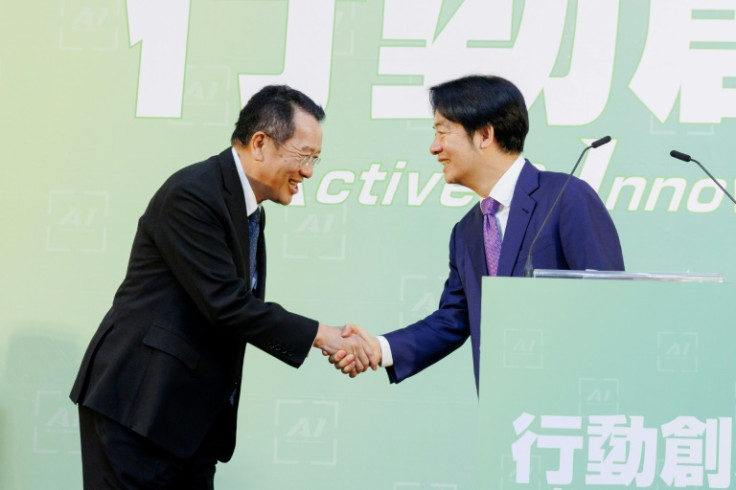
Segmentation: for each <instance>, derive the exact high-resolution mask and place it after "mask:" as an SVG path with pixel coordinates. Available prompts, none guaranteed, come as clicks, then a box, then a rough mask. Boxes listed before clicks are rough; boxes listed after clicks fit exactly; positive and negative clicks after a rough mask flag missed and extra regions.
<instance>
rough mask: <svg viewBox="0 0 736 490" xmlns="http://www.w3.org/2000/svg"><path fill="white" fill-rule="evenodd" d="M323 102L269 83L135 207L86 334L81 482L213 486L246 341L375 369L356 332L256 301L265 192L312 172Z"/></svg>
mask: <svg viewBox="0 0 736 490" xmlns="http://www.w3.org/2000/svg"><path fill="white" fill-rule="evenodd" d="M323 118H324V111H323V110H322V108H321V107H320V106H318V105H317V104H315V103H314V101H312V100H311V99H310V98H309V97H307V96H306V95H304V94H302V93H301V92H299V91H297V90H294V89H292V88H289V87H286V86H269V87H265V88H263V89H262V90H261V91H260V92H258V93H257V94H256V95H254V96H253V97H252V98H251V100H250V101H249V102H248V103H247V104H246V106H245V107H244V108H243V110H242V111H241V113H240V117H239V120H238V122H237V124H236V126H235V131H234V133H233V136H232V141H231V142H232V147H230V148H228V149H226V150H225V151H223V152H222V153H220V154H219V155H216V156H213V157H211V158H209V159H208V160H206V161H204V162H200V163H197V164H194V165H191V166H188V167H186V168H183V169H181V170H179V171H178V172H176V173H174V174H173V175H172V176H171V177H170V178H169V179H168V180H167V181H166V182H165V183H164V184H163V186H162V187H161V188H160V189H159V190H158V192H156V194H155V195H154V196H153V198H152V199H151V202H150V203H149V205H148V208H147V209H146V211H145V213H144V214H143V216H142V217H141V218H140V220H139V222H138V230H137V233H136V236H135V239H134V242H133V247H132V251H131V254H130V262H129V264H128V270H127V273H126V276H125V279H124V280H123V283H122V284H121V286H120V288H119V289H118V291H117V293H116V295H115V299H114V301H113V305H112V307H111V308H110V311H109V312H108V313H107V315H106V316H105V318H104V319H103V320H102V323H101V325H100V326H99V328H98V330H97V332H96V333H95V335H94V337H93V338H92V341H91V342H90V345H89V347H88V348H87V352H86V353H85V356H84V359H83V360H82V366H81V368H80V371H79V374H78V376H77V379H76V382H75V384H74V387H73V389H72V392H71V399H72V400H73V401H74V402H75V403H78V404H79V415H80V432H81V438H82V467H83V474H84V487H85V488H86V489H94V490H99V489H102V488H115V489H119V488H120V489H122V488H126V489H127V488H157V489H177V490H180V489H188V488H192V489H194V488H197V489H205V488H213V485H214V483H213V481H214V473H215V465H216V463H217V461H218V460H219V461H223V462H224V461H228V460H229V459H230V457H231V456H232V453H233V450H234V448H235V427H236V416H237V408H238V400H239V396H240V385H241V373H242V366H243V356H244V353H245V346H246V344H248V343H250V344H253V345H255V346H256V347H258V348H260V349H262V350H264V351H265V352H267V353H269V354H271V355H272V356H274V357H276V358H277V359H279V360H281V361H283V362H285V363H287V364H289V365H291V366H294V367H298V366H299V365H301V363H302V362H303V361H304V359H305V358H306V356H307V354H308V351H309V349H310V347H312V346H314V347H317V348H320V349H322V350H325V351H327V352H331V353H334V352H337V351H338V350H345V351H347V352H349V353H351V354H352V355H353V360H354V362H355V366H356V368H357V369H359V370H365V369H367V368H368V367H369V366H370V367H372V368H373V369H375V368H376V356H375V355H374V353H373V352H372V350H371V348H370V346H369V345H368V344H367V343H365V341H364V340H362V339H361V338H360V337H359V336H356V335H353V336H349V337H345V338H344V337H343V336H342V333H343V329H340V328H338V327H329V326H326V325H323V324H322V323H318V322H317V321H315V320H312V319H309V318H306V317H303V316H300V315H297V314H294V313H291V312H288V311H286V310H285V309H284V308H282V307H281V306H279V305H277V304H275V303H268V302H265V301H264V299H263V298H264V292H265V283H266V249H265V243H264V237H263V233H262V230H263V228H264V226H265V216H264V215H263V210H262V209H261V207H260V203H261V202H263V201H264V200H270V201H274V202H277V203H280V204H288V203H289V202H291V199H292V197H293V196H294V194H296V193H297V192H298V187H297V185H298V184H299V183H301V182H302V181H303V179H307V178H309V177H311V176H312V171H313V166H314V165H315V164H316V163H317V162H318V160H319V153H320V151H321V147H322V128H321V126H320V121H321V120H322V119H323Z"/></svg>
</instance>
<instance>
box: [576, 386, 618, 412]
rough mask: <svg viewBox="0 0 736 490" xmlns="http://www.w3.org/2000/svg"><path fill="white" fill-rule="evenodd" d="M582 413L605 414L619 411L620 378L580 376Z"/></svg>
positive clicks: (579, 389) (579, 388) (579, 387)
mask: <svg viewBox="0 0 736 490" xmlns="http://www.w3.org/2000/svg"><path fill="white" fill-rule="evenodd" d="M578 393H579V395H580V414H582V415H604V414H609V413H618V412H619V380H618V379H614V378H604V379H598V378H580V379H579V380H578Z"/></svg>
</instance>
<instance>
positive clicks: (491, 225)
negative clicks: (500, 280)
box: [480, 197, 501, 276]
mask: <svg viewBox="0 0 736 490" xmlns="http://www.w3.org/2000/svg"><path fill="white" fill-rule="evenodd" d="M498 206H500V203H499V202H498V201H496V200H495V199H493V198H492V197H486V198H485V199H483V200H482V201H481V203H480V209H481V210H482V211H483V245H484V246H485V249H486V264H487V265H488V275H489V276H495V275H496V273H497V272H498V259H499V257H500V256H501V230H499V228H498V222H497V221H496V211H498Z"/></svg>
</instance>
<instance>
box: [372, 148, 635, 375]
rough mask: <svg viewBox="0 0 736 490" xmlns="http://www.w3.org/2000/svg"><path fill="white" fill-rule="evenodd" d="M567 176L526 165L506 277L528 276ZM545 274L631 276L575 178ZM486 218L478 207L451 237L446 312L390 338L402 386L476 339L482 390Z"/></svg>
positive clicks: (549, 242)
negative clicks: (563, 271) (528, 265)
mask: <svg viewBox="0 0 736 490" xmlns="http://www.w3.org/2000/svg"><path fill="white" fill-rule="evenodd" d="M567 177H568V175H567V174H562V173H557V172H540V171H539V170H538V169H537V168H536V167H534V166H533V165H532V164H531V163H529V161H526V162H525V164H524V167H523V169H522V171H521V173H520V175H519V179H518V181H517V184H516V188H515V189H514V195H513V198H512V202H511V209H510V213H509V217H508V223H507V225H506V231H505V234H504V237H503V242H502V245H501V257H500V259H499V264H498V275H499V276H521V275H522V274H523V270H524V264H525V262H526V256H527V254H528V252H529V245H530V244H531V242H532V240H534V236H535V235H536V234H537V231H538V230H539V229H540V225H541V224H542V221H543V220H544V218H545V216H546V215H547V213H548V212H549V210H550V208H551V207H552V203H553V202H554V200H555V199H556V198H557V195H558V193H559V191H560V189H561V188H562V186H563V185H564V183H565V180H566V179H567ZM533 263H534V267H535V268H537V269H570V270H584V269H596V270H624V260H623V255H622V252H621V244H620V242H619V238H618V233H617V232H616V227H615V226H614V224H613V221H612V220H611V217H610V216H609V214H608V211H607V210H606V208H605V206H604V205H603V203H602V202H601V200H600V198H599V197H598V195H597V194H596V193H595V191H594V190H593V189H592V188H591V187H590V186H589V185H588V184H587V183H585V182H584V181H582V180H580V179H577V178H575V177H573V178H572V179H571V180H570V183H569V184H568V186H567V188H566V189H565V192H564V193H563V195H562V198H561V199H560V202H559V203H558V205H557V207H556V208H555V210H554V211H553V213H552V215H551V216H550V218H549V221H548V222H547V224H546V225H545V227H544V229H543V230H542V234H541V235H540V237H539V239H538V241H537V243H536V245H535V246H534V255H533ZM487 274H488V273H487V266H486V259H485V251H484V248H483V214H482V213H481V211H480V206H478V205H474V206H473V208H472V209H471V210H470V211H469V212H468V213H467V214H466V215H465V216H464V217H463V218H462V219H461V220H460V221H459V222H458V223H457V224H456V225H455V227H454V228H453V230H452V235H451V237H450V274H449V277H448V278H447V281H446V282H445V286H444V290H443V292H442V296H441V298H440V305H439V308H438V309H437V310H436V311H435V312H434V313H432V314H430V315H429V316H428V317H426V318H424V319H423V320H420V321H418V322H416V323H414V324H413V325H409V326H408V327H406V328H402V329H400V330H396V331H394V332H391V333H388V334H386V335H385V337H386V340H388V342H389V344H390V346H391V353H392V357H393V361H394V364H393V366H392V367H389V368H387V372H388V375H389V379H390V381H391V382H392V383H398V382H400V381H402V380H404V379H406V378H408V377H409V376H412V375H414V374H416V373H418V372H419V371H421V370H423V369H424V368H426V367H428V366H430V365H432V364H434V363H435V362H437V361H439V360H440V359H442V358H443V357H445V356H446V355H448V354H450V353H451V352H453V351H454V350H455V349H457V348H458V347H460V346H461V345H462V344H463V343H464V342H465V340H466V339H467V338H468V337H470V339H471V342H472V350H473V365H474V370H475V382H476V388H477V386H478V376H479V369H478V366H479V352H480V303H481V277H482V276H484V275H487Z"/></svg>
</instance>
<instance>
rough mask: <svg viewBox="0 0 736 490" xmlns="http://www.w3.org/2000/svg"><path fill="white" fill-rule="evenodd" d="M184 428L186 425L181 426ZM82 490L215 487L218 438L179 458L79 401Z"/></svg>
mask: <svg viewBox="0 0 736 490" xmlns="http://www.w3.org/2000/svg"><path fill="white" fill-rule="evenodd" d="M183 430H186V428H183ZM79 431H80V435H81V438H82V474H83V477H84V488H85V490H107V489H114V490H138V489H150V490H153V489H156V490H213V489H214V479H215V464H216V463H217V440H216V438H215V437H213V436H209V437H207V438H206V439H205V441H204V442H203V443H202V446H201V447H200V448H199V449H198V450H197V452H195V454H194V455H193V456H192V457H191V458H187V459H180V458H176V457H174V456H173V455H171V454H170V453H169V452H167V451H166V450H164V449H162V448H161V447H159V446H157V445H156V444H153V443H152V442H151V441H149V440H148V439H146V438H145V437H143V436H141V435H139V434H137V433H135V432H133V431H132V430H130V429H128V428H127V427H124V426H122V425H120V424H118V423H117V422H114V421H113V420H111V419H109V418H107V417H105V416H104V415H102V414H100V413H98V412H95V411H93V410H90V409H89V408H86V407H83V406H81V405H80V406H79Z"/></svg>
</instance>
